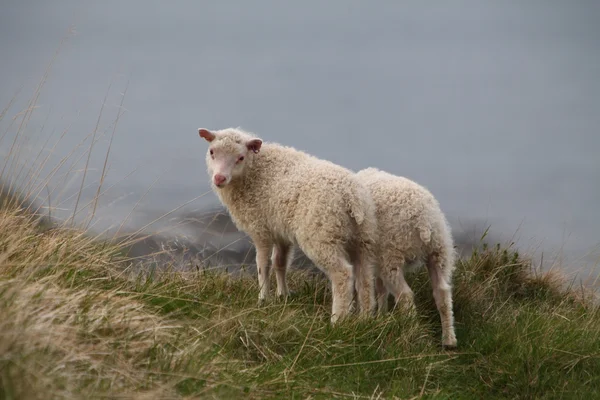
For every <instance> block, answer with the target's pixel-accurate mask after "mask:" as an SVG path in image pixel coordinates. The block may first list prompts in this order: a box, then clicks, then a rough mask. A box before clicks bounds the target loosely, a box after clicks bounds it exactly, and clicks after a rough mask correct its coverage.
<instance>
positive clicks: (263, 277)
mask: <svg viewBox="0 0 600 400" xmlns="http://www.w3.org/2000/svg"><path fill="white" fill-rule="evenodd" d="M254 246H255V247H256V270H257V272H258V287H259V290H260V291H259V293H258V302H259V303H263V302H264V301H265V300H267V298H268V297H269V272H270V265H269V255H270V253H271V248H272V244H271V243H269V242H267V241H259V240H254Z"/></svg>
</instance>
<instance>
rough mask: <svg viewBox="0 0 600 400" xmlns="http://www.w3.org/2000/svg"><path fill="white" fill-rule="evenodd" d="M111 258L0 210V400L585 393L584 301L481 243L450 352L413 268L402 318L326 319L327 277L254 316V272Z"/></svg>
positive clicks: (590, 371) (593, 337) (65, 233)
mask: <svg viewBox="0 0 600 400" xmlns="http://www.w3.org/2000/svg"><path fill="white" fill-rule="evenodd" d="M119 250H120V249H119V248H117V247H114V246H112V245H109V244H106V243H100V242H97V241H95V240H93V239H90V238H89V237H87V236H85V235H84V234H82V233H80V232H78V231H76V230H71V229H66V228H56V229H47V228H44V227H40V225H39V224H38V223H37V222H36V221H35V220H34V219H33V218H32V217H31V216H28V215H27V214H24V213H19V212H17V211H15V210H14V209H13V208H10V207H5V208H3V209H1V210H0V398H3V399H18V398H27V399H35V398H40V399H42V398H43V399H46V398H86V397H92V398H103V397H108V398H121V397H125V398H180V397H187V396H190V397H195V398H248V399H255V398H297V399H305V398H314V399H317V398H419V397H424V398H442V399H443V398H451V399H456V398H478V399H479V398H490V397H493V398H511V399H514V398H581V397H586V396H587V397H593V395H594V394H595V393H597V392H598V390H599V389H600V314H599V309H598V307H597V306H596V305H594V303H593V301H592V298H591V297H590V295H589V294H588V293H586V292H585V291H582V290H576V289H575V288H573V287H568V286H565V282H564V281H562V279H561V278H560V277H559V276H558V275H556V274H539V273H535V272H534V271H532V269H531V265H530V263H529V262H528V261H527V260H525V259H524V258H522V257H521V256H520V255H519V254H518V253H516V252H515V251H512V250H510V249H502V248H500V247H493V248H487V247H483V248H482V249H480V250H479V251H477V252H476V253H475V254H473V255H472V256H471V257H470V258H469V259H463V260H460V261H459V262H458V266H457V271H456V274H455V281H454V285H455V290H454V293H455V313H456V327H457V335H458V340H459V347H458V349H457V350H455V351H444V350H442V348H441V346H440V338H441V332H440V324H439V319H438V315H437V312H436V310H435V306H434V303H433V299H432V296H431V293H430V288H429V282H428V279H427V277H426V273H422V272H417V273H416V274H413V275H409V276H408V280H409V283H411V285H412V287H413V289H414V290H415V294H416V301H417V309H418V313H417V315H404V314H402V313H400V312H393V313H390V314H389V315H386V316H384V317H380V318H376V319H372V320H358V319H354V318H353V319H350V320H347V321H345V322H343V323H341V324H340V325H339V326H335V327H332V326H331V325H330V324H329V312H330V303H331V298H330V290H329V287H328V284H327V281H326V280H324V279H323V278H321V277H319V276H311V275H308V274H306V273H302V272H300V271H295V272H293V273H292V274H291V275H290V279H291V282H290V285H291V287H292V288H293V289H294V290H296V294H295V296H294V297H293V298H292V299H290V300H288V301H287V302H283V301H275V300H273V301H272V302H270V303H268V304H266V305H264V306H261V307H258V306H257V302H256V299H257V296H258V290H257V283H256V279H255V278H254V277H250V276H242V277H241V278H232V277H229V276H227V275H225V274H220V273H210V272H203V271H202V270H201V269H200V270H197V271H195V272H174V271H162V272H158V271H156V270H154V272H153V273H152V274H150V273H145V274H144V273H142V274H140V273H133V272H130V271H132V269H130V268H128V267H129V265H130V263H129V261H128V260H127V259H125V258H123V257H122V256H121V255H120V254H121V252H120V251H119Z"/></svg>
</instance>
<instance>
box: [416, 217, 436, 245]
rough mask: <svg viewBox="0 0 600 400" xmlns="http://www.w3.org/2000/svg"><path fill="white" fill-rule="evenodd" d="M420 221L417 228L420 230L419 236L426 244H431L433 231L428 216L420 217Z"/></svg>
mask: <svg viewBox="0 0 600 400" xmlns="http://www.w3.org/2000/svg"><path fill="white" fill-rule="evenodd" d="M419 220H420V221H419V222H418V223H417V229H418V230H419V236H420V237H421V240H422V241H423V243H425V244H429V242H431V232H432V230H433V229H432V227H431V224H430V223H429V220H428V219H427V218H419Z"/></svg>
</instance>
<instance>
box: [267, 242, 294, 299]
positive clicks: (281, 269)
mask: <svg viewBox="0 0 600 400" xmlns="http://www.w3.org/2000/svg"><path fill="white" fill-rule="evenodd" d="M292 256H293V248H292V246H290V245H288V244H282V243H276V244H275V246H273V257H272V259H271V260H272V263H273V269H274V270H275V276H276V278H277V296H279V297H283V298H285V297H287V296H288V295H289V294H290V291H289V289H288V286H287V282H286V277H285V275H286V271H287V269H288V267H289V265H290V262H291V259H292Z"/></svg>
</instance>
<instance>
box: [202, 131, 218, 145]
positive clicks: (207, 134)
mask: <svg viewBox="0 0 600 400" xmlns="http://www.w3.org/2000/svg"><path fill="white" fill-rule="evenodd" d="M198 134H199V135H200V137H201V138H204V139H205V140H206V141H207V142H212V141H213V140H215V138H216V137H217V135H215V134H214V133H212V132H211V131H209V130H208V129H204V128H200V129H198Z"/></svg>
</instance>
